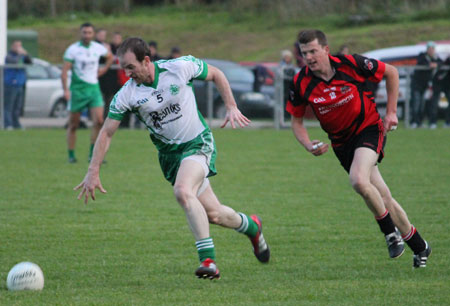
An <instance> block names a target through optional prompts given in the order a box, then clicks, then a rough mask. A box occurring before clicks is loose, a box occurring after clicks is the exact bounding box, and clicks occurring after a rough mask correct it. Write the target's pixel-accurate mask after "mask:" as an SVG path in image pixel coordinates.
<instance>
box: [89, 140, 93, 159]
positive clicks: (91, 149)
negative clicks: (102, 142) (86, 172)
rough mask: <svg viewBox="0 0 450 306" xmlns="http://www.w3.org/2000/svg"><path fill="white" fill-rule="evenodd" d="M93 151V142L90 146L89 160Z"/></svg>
mask: <svg viewBox="0 0 450 306" xmlns="http://www.w3.org/2000/svg"><path fill="white" fill-rule="evenodd" d="M93 152H94V144H93V143H91V147H90V148H89V160H91V158H92V153H93Z"/></svg>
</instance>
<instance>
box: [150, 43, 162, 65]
mask: <svg viewBox="0 0 450 306" xmlns="http://www.w3.org/2000/svg"><path fill="white" fill-rule="evenodd" d="M148 47H149V49H150V55H151V60H152V62H155V61H159V60H160V59H162V57H161V56H159V54H158V43H157V42H156V41H154V40H151V41H149V42H148Z"/></svg>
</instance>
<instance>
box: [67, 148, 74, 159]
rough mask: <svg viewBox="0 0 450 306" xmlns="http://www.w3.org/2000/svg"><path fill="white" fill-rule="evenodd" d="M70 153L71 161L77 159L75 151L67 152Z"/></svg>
mask: <svg viewBox="0 0 450 306" xmlns="http://www.w3.org/2000/svg"><path fill="white" fill-rule="evenodd" d="M67 151H68V152H69V159H75V150H67Z"/></svg>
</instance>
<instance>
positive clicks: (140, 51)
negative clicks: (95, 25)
mask: <svg viewBox="0 0 450 306" xmlns="http://www.w3.org/2000/svg"><path fill="white" fill-rule="evenodd" d="M127 51H131V52H133V53H134V55H135V56H136V59H137V60H138V61H139V62H142V61H143V60H144V58H145V57H146V56H148V57H150V58H151V54H150V49H149V48H148V45H147V43H146V42H145V41H144V40H143V39H141V38H139V37H130V38H127V39H125V40H124V41H123V42H122V43H121V44H120V46H119V49H117V56H123V55H124V54H125V53H127Z"/></svg>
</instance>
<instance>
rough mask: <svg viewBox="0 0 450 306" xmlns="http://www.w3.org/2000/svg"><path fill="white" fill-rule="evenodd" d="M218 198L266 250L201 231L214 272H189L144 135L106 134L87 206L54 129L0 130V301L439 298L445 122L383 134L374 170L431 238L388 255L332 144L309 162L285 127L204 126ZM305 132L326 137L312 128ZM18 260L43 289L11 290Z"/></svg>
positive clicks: (191, 254) (443, 262)
mask: <svg viewBox="0 0 450 306" xmlns="http://www.w3.org/2000/svg"><path fill="white" fill-rule="evenodd" d="M214 133H215V138H216V141H217V147H218V150H219V155H218V163H217V167H218V171H219V175H218V176H217V177H215V178H212V179H211V182H212V185H213V187H214V189H215V191H216V193H217V195H218V197H219V199H221V201H222V202H223V203H224V204H228V205H230V206H231V207H233V208H234V209H236V210H238V211H243V212H246V213H257V214H259V215H260V216H261V217H262V219H263V222H264V235H265V237H266V240H267V241H268V243H269V244H270V246H271V250H272V258H271V262H270V263H269V264H268V265H262V264H259V263H258V262H257V260H256V259H255V258H254V256H253V254H252V252H251V246H250V243H249V242H248V239H247V238H246V237H244V236H242V235H240V234H238V233H236V232H234V231H232V230H226V229H223V228H219V227H217V226H212V227H211V234H212V236H213V238H214V242H215V245H216V252H217V261H218V265H219V267H220V269H221V273H222V278H221V279H220V280H218V281H205V280H197V279H196V278H195V277H194V275H193V272H194V269H195V268H196V267H197V265H198V262H197V261H198V259H197V254H196V250H195V246H194V240H193V237H192V235H191V233H190V232H189V229H188V226H187V222H186V221H185V217H184V214H183V212H182V210H181V209H180V208H179V207H178V204H177V203H176V201H175V199H174V197H173V195H172V191H171V187H170V184H168V183H167V182H165V181H164V179H163V177H162V174H161V172H160V169H159V165H158V163H157V157H156V151H155V149H154V148H153V146H152V145H151V143H150V141H149V139H148V135H147V134H146V133H145V132H144V131H133V130H120V131H118V132H117V134H116V135H115V137H114V139H113V142H112V145H111V149H110V152H109V153H108V155H107V160H108V164H107V165H106V166H104V167H103V168H102V171H101V178H102V183H103V186H104V187H105V188H106V189H107V191H108V193H107V194H100V193H98V194H97V197H98V198H97V201H95V202H91V203H90V204H89V205H88V206H85V205H84V204H83V203H82V202H81V201H77V200H76V195H77V193H76V192H75V191H72V188H73V187H74V186H75V185H77V184H78V183H79V182H80V181H81V180H82V178H83V177H84V174H85V171H86V170H87V162H86V161H85V157H86V156H87V154H88V133H87V131H86V130H81V131H80V132H79V137H78V150H77V155H78V159H79V163H78V164H74V165H72V164H67V163H66V149H65V139H64V138H65V136H64V135H65V132H64V131H63V130H56V129H55V130H50V129H49V130H47V129H41V130H26V131H14V132H5V131H3V132H0V142H1V143H2V150H1V151H0V161H1V163H0V170H1V174H2V175H1V179H0V194H1V197H0V232H1V238H0V305H203V304H204V305H207V304H211V305H224V304H227V305H317V304H321V305H330V304H333V305H424V304H428V305H444V304H447V303H448V301H449V298H450V293H449V290H448V289H449V288H450V268H449V264H448V262H449V259H450V257H449V255H448V254H449V253H450V239H449V235H448V233H449V232H450V226H449V222H448V219H449V217H450V209H449V208H450V207H449V198H450V189H449V182H450V146H449V145H448V139H450V130H448V129H447V130H444V129H438V130H433V131H431V130H404V129H400V130H398V131H396V132H394V133H392V134H390V136H389V139H388V144H387V148H386V158H385V160H384V161H383V163H382V164H381V166H380V168H381V171H382V173H383V174H384V178H385V180H386V182H387V183H388V185H389V186H390V187H391V191H392V193H393V195H394V197H396V199H397V200H398V201H399V202H400V203H402V205H403V207H404V209H405V210H406V212H407V213H408V216H409V218H410V220H411V221H412V222H413V224H414V225H415V226H416V227H417V228H418V229H419V230H420V232H421V234H422V235H423V237H425V238H426V239H427V240H428V241H429V242H430V244H431V245H432V247H433V255H432V256H431V257H430V260H429V262H428V266H427V268H426V269H421V270H415V271H413V270H412V258H411V251H410V250H409V249H408V250H407V251H406V252H405V254H404V255H403V256H402V257H401V258H399V259H397V260H390V259H389V258H388V254H387V250H386V246H385V242H384V238H383V236H382V234H381V233H380V231H379V229H378V227H377V225H376V222H375V221H374V219H373V217H372V216H371V213H370V212H369V210H368V209H367V208H366V207H365V204H364V203H363V201H362V200H361V199H360V198H359V196H357V195H356V194H355V193H354V192H353V191H352V190H351V187H350V186H349V183H348V178H347V175H346V173H345V172H344V170H342V169H341V168H340V166H339V164H338V161H337V160H336V159H335V157H334V156H333V153H331V152H329V153H327V154H326V155H325V156H322V157H319V158H315V157H313V156H312V155H309V154H307V153H306V151H305V150H304V149H303V148H301V147H300V146H299V145H298V144H297V143H296V142H295V140H294V137H293V136H292V133H291V132H290V131H289V130H281V131H274V130H269V129H267V130H236V131H232V130H215V131H214ZM310 133H311V135H312V137H313V138H319V139H322V140H324V139H325V135H324V133H323V132H322V131H321V130H319V129H318V128H311V129H310ZM20 261H32V262H35V263H37V264H38V265H40V267H41V268H42V269H43V271H44V275H45V288H44V290H43V291H41V292H9V291H7V290H6V285H5V280H6V276H7V273H8V271H9V269H10V268H11V267H12V266H13V265H14V264H16V263H18V262H20Z"/></svg>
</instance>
